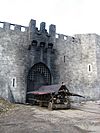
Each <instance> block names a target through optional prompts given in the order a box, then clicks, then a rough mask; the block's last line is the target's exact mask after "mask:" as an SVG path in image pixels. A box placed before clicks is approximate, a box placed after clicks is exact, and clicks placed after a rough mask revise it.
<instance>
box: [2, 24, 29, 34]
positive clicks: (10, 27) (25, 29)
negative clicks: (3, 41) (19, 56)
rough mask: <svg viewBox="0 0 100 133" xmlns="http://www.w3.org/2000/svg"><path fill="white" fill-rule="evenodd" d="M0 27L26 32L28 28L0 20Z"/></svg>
mask: <svg viewBox="0 0 100 133" xmlns="http://www.w3.org/2000/svg"><path fill="white" fill-rule="evenodd" d="M0 28H2V29H4V30H7V31H9V30H13V31H21V32H26V31H27V30H28V27H26V26H22V25H17V24H12V23H8V22H1V21H0Z"/></svg>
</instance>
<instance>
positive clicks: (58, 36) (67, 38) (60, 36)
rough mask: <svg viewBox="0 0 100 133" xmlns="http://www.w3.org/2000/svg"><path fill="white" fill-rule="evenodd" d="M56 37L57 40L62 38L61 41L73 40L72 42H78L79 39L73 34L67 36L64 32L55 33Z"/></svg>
mask: <svg viewBox="0 0 100 133" xmlns="http://www.w3.org/2000/svg"><path fill="white" fill-rule="evenodd" d="M55 37H56V39H57V40H62V41H66V42H67V41H70V42H73V43H79V42H80V40H79V38H77V37H75V36H67V35H64V34H58V33H56V35H55Z"/></svg>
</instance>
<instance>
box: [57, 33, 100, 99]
mask: <svg viewBox="0 0 100 133" xmlns="http://www.w3.org/2000/svg"><path fill="white" fill-rule="evenodd" d="M96 45H97V43H96V35H95V34H81V35H75V36H74V37H70V36H67V37H66V39H65V36H64V35H59V36H58V38H56V49H57V60H56V62H55V64H56V67H57V70H58V73H59V83H61V82H62V81H63V82H65V83H66V85H67V86H68V88H69V90H70V91H72V92H74V93H78V94H81V95H84V96H86V98H87V100H88V99H99V96H100V91H99V86H98V78H97V59H96ZM98 92H99V93H98Z"/></svg>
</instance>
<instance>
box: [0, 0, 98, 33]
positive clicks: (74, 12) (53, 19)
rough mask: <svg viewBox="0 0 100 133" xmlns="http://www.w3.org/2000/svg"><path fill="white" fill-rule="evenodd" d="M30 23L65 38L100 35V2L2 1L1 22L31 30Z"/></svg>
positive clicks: (0, 8) (60, 0)
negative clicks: (50, 28)
mask: <svg viewBox="0 0 100 133" xmlns="http://www.w3.org/2000/svg"><path fill="white" fill-rule="evenodd" d="M30 19H35V20H37V26H38V27H39V23H40V22H41V21H42V22H46V23H47V29H48V25H50V24H55V25H56V26H57V33H62V34H65V35H73V34H80V33H97V34H100V0H0V21H6V22H10V23H15V24H20V25H24V26H28V24H29V21H30Z"/></svg>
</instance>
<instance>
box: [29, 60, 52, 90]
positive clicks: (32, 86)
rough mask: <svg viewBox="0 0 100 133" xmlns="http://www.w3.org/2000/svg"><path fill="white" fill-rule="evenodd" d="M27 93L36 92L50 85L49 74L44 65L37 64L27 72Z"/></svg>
mask: <svg viewBox="0 0 100 133" xmlns="http://www.w3.org/2000/svg"><path fill="white" fill-rule="evenodd" d="M27 81H28V82H27V91H28V92H29V91H33V90H37V89H38V88H39V87H40V86H42V85H50V84H51V73H50V70H49V68H48V67H47V66H46V65H45V64H44V63H41V62H40V63H37V64H35V65H33V67H32V68H31V69H30V70H29V73H28V79H27Z"/></svg>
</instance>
